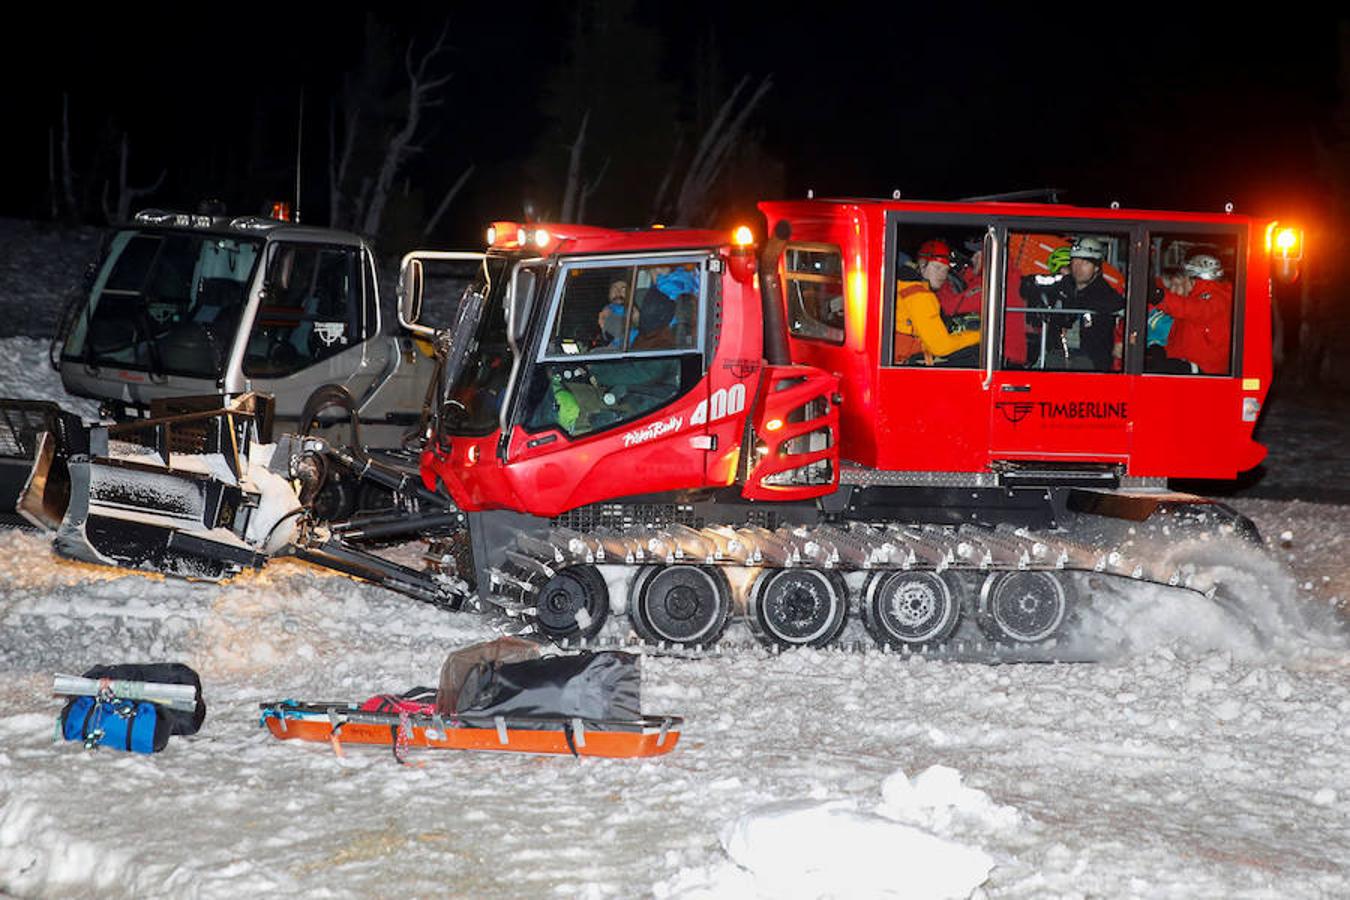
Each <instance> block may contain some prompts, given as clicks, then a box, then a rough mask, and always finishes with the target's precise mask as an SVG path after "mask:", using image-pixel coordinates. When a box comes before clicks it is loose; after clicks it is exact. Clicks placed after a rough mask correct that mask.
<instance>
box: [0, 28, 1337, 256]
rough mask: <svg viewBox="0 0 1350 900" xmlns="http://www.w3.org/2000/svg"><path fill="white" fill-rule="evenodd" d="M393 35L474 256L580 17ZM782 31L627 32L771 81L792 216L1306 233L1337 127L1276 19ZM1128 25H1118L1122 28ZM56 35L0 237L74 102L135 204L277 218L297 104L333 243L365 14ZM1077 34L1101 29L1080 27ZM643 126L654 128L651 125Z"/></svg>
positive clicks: (5, 46)
mask: <svg viewBox="0 0 1350 900" xmlns="http://www.w3.org/2000/svg"><path fill="white" fill-rule="evenodd" d="M395 9H396V11H395V12H394V13H392V14H391V13H389V12H388V11H384V10H381V12H379V13H378V16H379V17H380V19H381V20H382V21H385V22H388V23H390V24H391V25H393V26H394V27H396V28H397V29H398V31H399V33H400V34H402V35H404V36H409V35H420V36H421V37H422V39H423V40H428V39H429V38H430V37H431V36H433V35H434V34H435V33H436V31H437V30H439V24H440V22H441V21H443V19H444V18H445V17H446V16H447V15H448V16H449V19H450V23H451V39H450V41H451V44H452V50H451V52H450V53H449V54H447V56H446V57H445V68H446V69H447V70H448V71H453V72H454V73H455V77H454V80H453V81H452V83H451V84H450V85H449V86H448V91H449V92H450V99H449V102H448V103H447V106H446V107H445V110H444V115H445V118H444V120H443V121H442V122H441V123H440V124H439V125H438V130H437V136H436V137H435V138H433V140H432V141H431V143H430V145H429V150H428V153H427V154H426V155H425V156H424V157H423V158H422V159H420V160H419V161H418V162H417V163H416V164H415V165H414V167H413V168H412V169H411V170H410V173H409V174H410V175H411V176H413V177H414V178H416V179H417V180H418V181H419V183H420V182H425V183H427V184H428V185H433V186H431V187H429V190H431V191H433V192H435V191H439V190H443V186H444V185H446V184H448V183H449V182H450V181H452V180H453V178H454V177H455V176H456V175H458V173H459V172H460V171H461V170H462V169H463V168H464V166H465V165H467V164H468V163H469V162H471V161H472V162H476V163H478V164H479V170H478V172H477V173H476V175H475V178H474V180H473V182H472V184H471V188H470V189H469V190H468V191H467V193H466V194H465V196H464V198H463V200H462V202H460V203H459V204H458V205H457V206H456V207H455V208H453V209H452V210H451V213H450V215H449V220H453V221H451V222H450V224H449V225H448V227H447V228H446V229H444V230H445V233H446V238H447V239H449V238H455V239H468V238H469V237H470V235H476V234H477V233H478V232H479V229H480V228H481V225H482V223H483V222H484V221H486V220H488V219H490V218H492V217H494V216H495V217H503V216H513V215H516V214H518V211H519V205H520V197H521V186H520V182H521V179H522V178H523V175H522V164H523V163H524V161H525V160H526V159H527V158H528V157H529V156H530V155H531V153H534V152H536V151H537V149H538V147H539V144H540V141H541V140H542V139H543V135H544V134H545V131H546V124H547V123H546V122H545V120H544V117H543V115H542V113H541V99H540V98H541V90H540V89H541V85H542V84H543V83H544V81H545V80H546V79H547V77H548V75H549V73H550V72H551V71H553V69H554V67H555V66H556V65H557V64H559V63H560V62H561V61H562V60H563V59H564V57H565V53H566V37H567V35H568V33H569V31H570V29H571V22H572V20H573V12H572V10H573V5H572V4H569V3H558V4H553V5H547V6H546V5H528V4H527V5H515V4H512V5H505V4H502V5H497V6H496V7H495V8H492V9H488V8H484V6H483V5H481V4H478V5H461V4H448V5H446V4H437V5H435V6H431V5H412V4H403V5H402V6H400V7H396V8H395ZM768 9H769V8H768V7H765V8H764V10H760V11H757V12H751V11H750V10H738V9H735V8H734V5H732V4H725V3H712V2H687V3H681V4H660V5H657V4H637V5H636V7H635V12H634V14H633V15H634V18H635V19H636V21H637V22H639V23H640V24H643V25H646V26H649V27H651V28H654V29H656V30H657V31H658V32H659V34H660V37H661V41H662V44H663V48H664V49H663V53H662V59H661V60H660V65H661V68H662V71H663V72H664V73H665V74H666V76H667V77H668V78H669V79H670V80H671V81H672V82H676V83H683V84H685V85H686V86H687V84H688V82H689V72H690V71H691V56H692V48H693V47H694V46H695V44H696V43H697V42H698V41H699V39H700V37H701V36H703V35H706V34H707V32H708V30H709V29H715V31H716V37H717V43H718V46H719V48H720V50H721V53H722V67H723V69H724V70H725V72H726V74H727V77H728V78H730V79H734V78H735V77H737V76H739V75H740V74H742V73H749V74H752V75H756V76H759V75H763V74H767V73H772V74H773V76H774V80H775V86H774V89H773V91H772V93H771V94H770V95H769V97H768V98H767V100H766V101H765V104H764V105H763V106H762V107H761V108H760V109H759V110H758V113H757V115H756V117H755V121H756V126H757V128H758V130H759V131H760V132H761V133H762V136H763V143H764V149H765V152H766V153H767V154H768V155H769V156H770V157H771V158H773V159H775V160H777V161H778V163H780V164H781V166H782V190H783V192H784V193H786V194H788V195H800V194H801V193H803V192H804V191H805V190H806V189H807V188H808V187H809V188H814V189H815V191H816V193H817V195H871V196H877V195H888V194H889V193H890V191H891V190H892V189H896V188H899V189H901V190H903V191H904V193H905V194H906V195H907V196H913V197H959V196H966V195H971V194H981V193H989V192H995V191H1002V190H1013V189H1020V188H1028V187H1040V186H1048V185H1053V186H1057V187H1062V188H1065V189H1067V190H1068V191H1069V199H1070V201H1071V202H1078V203H1083V204H1105V203H1108V202H1110V201H1111V200H1117V199H1118V200H1120V201H1121V202H1122V203H1124V204H1125V205H1131V206H1162V207H1171V208H1183V209H1188V208H1196V209H1213V208H1219V207H1221V206H1222V204H1223V203H1224V201H1226V200H1233V201H1235V202H1236V203H1237V204H1238V208H1239V209H1240V210H1242V211H1249V212H1260V213H1276V214H1282V215H1287V214H1289V213H1291V212H1292V213H1293V214H1296V215H1298V214H1303V215H1311V214H1315V213H1316V211H1317V208H1318V203H1319V197H1320V195H1321V194H1322V193H1323V188H1322V185H1321V180H1320V178H1319V174H1318V172H1317V171H1316V155H1315V152H1314V141H1313V137H1314V135H1315V134H1317V133H1318V132H1319V129H1320V130H1325V129H1326V128H1327V127H1328V125H1329V123H1330V122H1331V121H1332V118H1333V115H1334V113H1335V109H1336V105H1337V103H1338V101H1339V96H1338V88H1337V65H1338V59H1337V52H1338V34H1337V24H1338V23H1337V21H1336V18H1335V16H1333V15H1330V14H1327V15H1322V16H1317V15H1310V14H1308V13H1304V12H1299V13H1296V14H1291V15H1296V16H1297V20H1296V21H1292V22H1288V23H1284V22H1280V21H1278V20H1279V17H1280V15H1281V14H1282V11H1281V10H1280V9H1278V8H1268V9H1265V10H1261V11H1241V10H1239V7H1238V5H1236V4H1228V5H1227V6H1225V7H1213V8H1206V9H1205V10H1203V11H1198V12H1197V11H1190V9H1189V8H1185V9H1183V8H1181V7H1180V6H1178V8H1177V10H1172V9H1170V8H1169V9H1167V10H1165V11H1160V12H1152V11H1145V8H1144V7H1140V6H1138V5H1135V6H1130V7H1126V6H1125V5H1123V4H1117V5H1115V6H1114V7H1113V6H1112V5H1110V4H1090V5H1083V6H1081V7H1079V6H1076V5H1073V4H1068V5H1065V4H1042V5H1040V6H1039V7H1036V6H1033V5H1030V4H1021V5H1018V6H1017V8H1016V9H1015V10H1010V8H1009V5H1007V4H1000V5H998V6H996V7H993V8H992V9H986V8H983V7H981V6H980V5H979V4H937V5H934V7H933V8H932V10H931V11H926V12H915V11H913V10H912V8H911V7H909V6H908V5H906V4H899V3H896V4H891V5H887V6H884V7H878V8H870V7H867V6H863V5H859V4H839V5H837V6H835V5H829V4H825V5H814V6H811V7H809V10H810V11H809V12H804V11H802V10H800V9H797V8H792V7H789V6H787V5H784V6H782V7H780V9H781V11H780V12H772V13H770V12H767V11H766V10H768ZM1113 9H1118V10H1119V11H1120V15H1119V16H1117V17H1115V18H1111V17H1110V16H1109V15H1108V14H1109V13H1110V12H1111V11H1112V10H1113ZM1159 9H1160V10H1161V9H1162V8H1161V7H1159ZM53 10H54V11H53V12H50V13H38V14H34V15H31V16H30V17H29V18H27V19H22V20H14V21H11V22H10V23H9V24H8V27H7V28H6V29H5V33H4V34H3V36H0V54H2V55H3V59H0V76H2V77H3V79H4V84H5V86H6V87H5V95H4V96H5V106H4V112H3V114H0V116H2V117H0V121H3V122H4V123H5V126H6V127H5V129H4V130H5V132H6V137H5V140H4V141H3V148H4V150H3V152H4V153H5V155H6V157H7V158H6V160H5V162H6V165H5V167H4V169H3V172H4V174H3V175H2V176H0V215H7V216H34V217H39V216H42V215H44V214H45V213H46V208H47V200H46V198H47V173H46V168H47V165H46V159H47V141H48V128H49V127H51V126H52V125H54V124H56V123H57V121H58V119H59V114H60V98H61V93H62V91H69V92H70V95H71V103H72V117H73V127H74V139H75V144H76V147H75V149H76V153H77V155H78V154H79V153H80V152H81V151H82V150H83V151H84V152H90V150H89V148H91V147H92V146H93V145H94V144H95V143H96V139H97V137H98V133H99V131H100V129H103V128H105V127H106V123H109V122H115V123H116V127H118V128H126V129H127V130H128V131H129V133H130V135H131V147H132V173H131V181H132V182H133V183H144V182H146V181H149V180H151V179H153V177H154V175H155V174H156V173H157V172H158V171H159V169H160V168H164V167H167V168H168V170H169V177H168V179H167V181H166V184H165V187H164V189H163V190H162V191H161V192H160V194H158V195H156V196H155V197H153V198H151V199H150V201H149V202H151V203H153V204H155V205H164V206H176V207H191V206H193V205H195V202H196V200H197V199H199V198H201V197H202V196H205V195H209V194H219V195H227V194H228V195H229V196H230V197H231V198H232V199H234V200H237V201H238V202H239V203H241V204H246V205H249V206H256V205H258V204H260V203H261V201H262V200H263V199H265V198H266V197H271V196H275V195H277V194H278V193H279V192H288V191H287V189H286V185H287V184H288V183H289V180H290V178H291V177H292V175H291V164H292V154H293V152H294V111H295V105H296V98H297V96H298V94H299V89H300V87H301V86H302V85H303V86H304V88H305V91H306V98H307V104H308V107H309V114H308V115H307V117H306V125H307V131H306V141H307V142H308V144H307V152H306V155H305V164H306V166H307V167H308V171H307V174H306V179H305V190H306V193H307V195H308V196H309V197H311V198H313V199H312V200H307V205H311V204H313V205H314V207H315V209H316V213H315V214H316V216H317V221H321V220H322V218H323V211H322V209H321V207H320V206H319V204H318V200H319V198H320V197H321V195H322V194H323V191H324V188H323V172H322V167H323V165H324V163H325V158H326V151H327V147H326V143H327V137H326V133H325V131H326V108H327V103H328V98H329V97H331V96H332V92H333V90H334V88H335V85H336V84H337V83H338V80H339V77H340V73H341V72H342V71H343V70H344V69H345V68H346V67H348V66H350V65H351V64H352V61H353V60H355V59H356V58H357V57H358V56H359V51H360V46H361V40H362V32H363V29H364V24H365V16H366V13H365V10H364V8H360V7H355V6H337V5H324V6H319V5H313V4H299V3H284V2H283V3H274V4H269V5H265V6H262V7H258V6H240V5H223V4H217V5H211V6H205V5H191V6H189V5H187V4H175V5H168V4H164V5H154V4H137V5H134V6H133V5H132V4H119V5H118V6H117V7H116V8H113V7H105V8H104V9H102V10H101V11H96V12H83V11H82V12H80V13H79V17H78V18H77V17H76V13H75V12H74V11H73V10H69V9H67V8H64V7H63V8H61V9H60V10H59V11H56V9H55V5H53ZM1085 10H1091V11H1092V12H1091V14H1092V15H1093V16H1096V17H1099V18H1097V19H1084V18H1082V15H1083V12H1082V11H1085ZM1127 11H1128V15H1127V14H1126V13H1127ZM615 77H622V74H621V73H616V74H615ZM633 116H634V121H635V122H639V123H640V122H642V121H643V119H642V116H641V110H635V111H633ZM648 127H658V128H659V127H664V126H663V123H660V122H657V123H648ZM241 170H246V171H248V172H249V173H250V176H251V177H250V180H249V181H248V182H247V183H245V184H234V185H230V186H228V187H226V188H225V189H224V190H221V189H219V188H221V185H220V184H219V181H220V179H221V178H222V177H224V176H223V175H222V173H228V172H237V171H241ZM647 193H648V194H649V193H650V190H649V189H648V190H647ZM752 199H753V198H751V197H741V198H737V202H738V203H739V205H741V206H742V207H744V206H746V205H748V203H749V201H750V200H752ZM606 224H618V223H606ZM632 224H640V223H632Z"/></svg>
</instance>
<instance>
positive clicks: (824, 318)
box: [783, 244, 844, 344]
mask: <svg viewBox="0 0 1350 900" xmlns="http://www.w3.org/2000/svg"><path fill="white" fill-rule="evenodd" d="M783 261H784V270H785V272H786V279H785V282H786V288H787V307H788V330H789V331H790V332H792V334H793V335H794V336H796V337H800V338H808V339H810V340H817V341H826V342H828V343H831V344H842V343H843V342H844V255H843V253H841V252H840V250H839V248H838V247H835V246H833V245H832V244H791V245H789V246H788V248H787V250H786V251H785V252H784V254H783Z"/></svg>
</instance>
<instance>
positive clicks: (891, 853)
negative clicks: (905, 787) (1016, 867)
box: [722, 800, 994, 900]
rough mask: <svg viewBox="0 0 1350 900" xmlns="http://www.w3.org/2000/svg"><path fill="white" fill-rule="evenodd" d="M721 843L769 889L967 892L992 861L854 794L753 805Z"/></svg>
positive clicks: (929, 896) (940, 895)
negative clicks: (864, 804) (872, 807)
mask: <svg viewBox="0 0 1350 900" xmlns="http://www.w3.org/2000/svg"><path fill="white" fill-rule="evenodd" d="M722 846H723V847H724V848H725V849H726V851H727V854H728V855H729V856H730V857H731V858H732V859H733V860H734V861H735V862H736V863H737V864H738V865H740V866H742V867H743V868H745V869H748V870H749V871H750V872H751V873H753V874H754V876H755V888H756V890H757V891H758V892H759V893H760V894H761V895H763V896H769V897H783V898H797V897H800V898H815V897H907V898H915V900H946V898H960V897H968V896H970V894H971V892H972V891H974V890H975V888H977V887H979V885H980V884H981V883H983V882H984V880H985V879H986V878H988V877H989V872H990V871H991V870H992V869H993V868H994V861H993V859H992V858H991V857H990V856H989V854H987V853H985V852H984V851H983V850H979V849H976V848H973V847H967V846H964V845H962V844H959V843H956V842H955V841H950V840H946V839H944V838H941V837H938V836H937V835H935V834H933V833H931V832H928V831H925V830H923V829H921V828H916V827H914V826H912V825H906V824H904V823H902V822H896V821H894V820H892V819H888V818H886V817H884V816H881V815H878V814H877V813H875V812H867V811H864V810H860V809H859V808H858V804H857V803H856V802H855V801H852V800H829V801H825V802H818V801H810V800H791V801H787V802H783V803H775V804H770V805H768V806H762V807H760V808H758V809H755V810H752V811H751V812H748V813H746V814H745V815H743V816H741V817H740V818H738V819H737V820H736V821H735V822H733V823H732V824H731V825H730V826H728V827H727V829H726V830H725V831H724V832H723V834H722Z"/></svg>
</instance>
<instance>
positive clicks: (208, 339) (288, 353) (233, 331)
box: [51, 210, 432, 447]
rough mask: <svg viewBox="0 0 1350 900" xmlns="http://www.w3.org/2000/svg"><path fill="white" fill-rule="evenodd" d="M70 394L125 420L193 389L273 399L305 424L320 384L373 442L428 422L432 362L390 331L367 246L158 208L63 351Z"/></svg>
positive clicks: (79, 310)
mask: <svg viewBox="0 0 1350 900" xmlns="http://www.w3.org/2000/svg"><path fill="white" fill-rule="evenodd" d="M51 357H52V364H53V365H54V366H56V367H57V368H59V369H60V371H61V379H62V382H63V383H64V385H65V387H66V390H67V391H69V392H70V393H72V394H75V395H77V396H82V397H90V398H93V399H97V400H102V401H104V402H105V409H106V410H107V412H108V413H110V414H111V415H113V416H114V417H115V418H118V419H125V418H135V417H144V416H145V415H146V414H147V413H148V412H149V411H150V408H151V406H152V404H154V403H156V402H157V401H162V400H165V399H169V398H178V397H184V396H193V395H207V394H217V395H227V396H234V395H239V394H242V393H245V392H249V391H252V392H255V393H260V394H269V395H271V396H272V397H273V398H274V408H275V418H276V422H277V423H278V424H279V425H280V426H282V427H283V428H284V429H286V430H300V429H301V428H302V427H303V424H304V423H302V421H301V418H302V412H303V411H304V410H305V407H306V405H307V403H309V401H310V400H311V398H313V397H314V396H315V393H316V392H317V391H319V390H320V389H324V388H327V389H329V390H330V391H331V389H333V388H335V387H340V388H341V389H342V390H345V391H346V393H347V394H348V395H349V397H350V403H349V405H350V406H351V407H352V408H353V409H354V410H355V413H356V415H357V416H358V417H359V419H360V422H361V424H362V425H363V426H365V429H366V431H367V433H366V434H365V435H364V437H365V438H366V439H367V440H368V441H369V442H370V443H371V444H373V445H374V446H378V447H397V446H399V444H400V439H401V437H402V434H403V432H405V431H406V430H407V429H408V427H409V426H410V425H413V424H415V423H416V422H417V420H418V416H419V412H420V409H421V401H422V395H423V390H424V387H425V384H426V379H427V378H428V377H429V373H430V370H431V368H432V361H431V360H430V358H429V356H428V355H427V354H426V353H419V352H417V351H416V350H415V349H414V346H413V343H412V341H411V339H410V338H409V337H408V336H406V335H403V336H395V335H393V334H390V333H386V331H385V330H383V329H382V321H381V311H380V302H379V289H378V287H377V284H376V267H375V258H374V254H373V252H372V250H371V248H370V245H369V244H368V243H367V242H366V241H365V240H363V239H362V238H360V237H358V236H356V235H354V234H350V233H347V232H342V231H336V230H332V229H326V228H312V227H308V226H303V227H302V226H299V225H295V224H292V223H288V222H285V221H278V220H275V219H267V218H261V217H252V216H244V217H237V218H229V217H223V216H208V215H189V214H183V213H171V212H162V211H157V210H147V211H144V212H141V213H138V214H137V215H136V216H135V218H134V221H133V222H131V223H130V224H128V225H127V226H125V227H123V228H120V229H118V230H116V231H114V232H113V233H112V235H111V236H110V237H109V238H108V240H107V243H106V246H105V250H104V253H103V256H102V259H101V260H100V262H99V264H98V267H97V270H96V271H95V273H94V275H93V279H92V282H91V284H90V285H89V286H88V290H87V291H86V292H85V293H84V294H83V295H82V296H81V297H79V298H78V300H77V301H76V302H75V303H73V304H72V306H71V307H70V308H69V309H68V310H67V312H66V315H65V316H64V318H63V322H62V327H61V329H60V331H59V333H58V335H57V337H56V339H55V341H54V342H53V345H52V354H51Z"/></svg>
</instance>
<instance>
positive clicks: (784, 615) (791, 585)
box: [750, 569, 848, 647]
mask: <svg viewBox="0 0 1350 900" xmlns="http://www.w3.org/2000/svg"><path fill="white" fill-rule="evenodd" d="M847 616H848V588H847V587H846V586H845V585H844V579H843V577H842V576H841V575H840V574H839V573H838V572H821V571H818V570H816V569H766V570H765V571H763V572H761V573H760V575H759V577H758V578H756V579H755V583H754V585H753V586H752V587H751V588H750V626H751V628H753V629H754V632H755V634H756V635H757V636H758V637H759V639H760V640H761V641H763V642H764V643H766V644H777V645H779V646H781V647H824V646H825V645H826V644H828V643H830V642H831V641H833V640H834V639H835V638H836V637H838V636H839V632H840V631H842V630H843V629H844V620H845V618H846V617H847Z"/></svg>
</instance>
